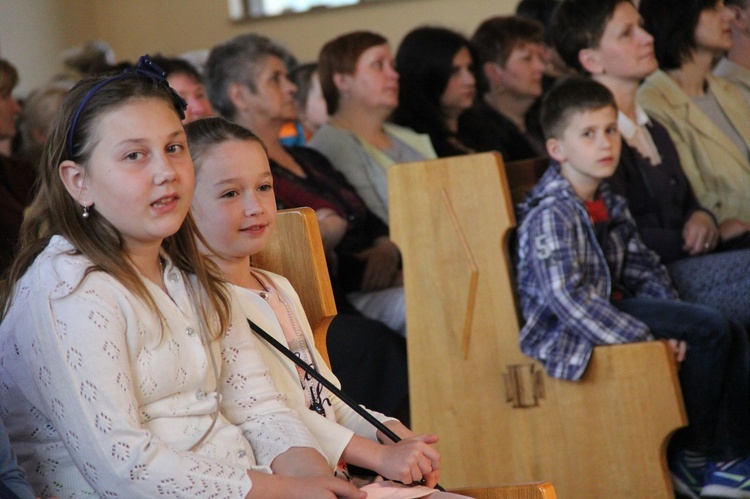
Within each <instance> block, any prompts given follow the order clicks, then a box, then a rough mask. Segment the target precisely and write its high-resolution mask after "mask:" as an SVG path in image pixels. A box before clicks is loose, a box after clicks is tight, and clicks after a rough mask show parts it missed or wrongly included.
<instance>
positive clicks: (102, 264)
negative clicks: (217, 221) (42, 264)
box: [0, 72, 231, 337]
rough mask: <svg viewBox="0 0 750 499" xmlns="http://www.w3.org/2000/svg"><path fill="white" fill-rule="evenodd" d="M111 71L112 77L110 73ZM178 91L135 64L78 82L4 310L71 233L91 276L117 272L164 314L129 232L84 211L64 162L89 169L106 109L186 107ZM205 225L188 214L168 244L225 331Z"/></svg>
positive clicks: (2, 293)
mask: <svg viewBox="0 0 750 499" xmlns="http://www.w3.org/2000/svg"><path fill="white" fill-rule="evenodd" d="M108 78H109V80H110V81H105V80H107V79H108ZM97 86H98V87H97ZM95 87H96V88H95ZM175 96H176V94H174V93H173V91H172V90H171V89H170V88H169V86H168V85H167V84H166V83H165V82H164V81H162V80H160V79H155V78H152V77H150V76H144V75H142V74H139V73H135V72H133V73H132V74H131V75H129V76H128V77H122V75H118V77H111V76H110V77H102V76H99V77H92V78H86V79H84V80H81V81H80V82H79V83H78V84H76V86H74V87H73V88H72V89H71V91H70V92H69V93H68V95H67V96H66V97H65V99H64V100H63V103H62V106H61V108H60V110H59V112H58V113H57V116H56V118H55V121H54V123H53V125H52V128H51V130H50V133H49V136H48V138H47V142H46V143H45V147H44V151H43V153H42V158H41V161H40V164H39V167H40V172H39V174H40V178H39V189H38V192H37V195H36V197H35V198H34V201H33V202H32V204H31V206H30V207H29V208H28V211H27V213H26V216H25V218H24V221H23V224H22V225H21V231H20V237H19V239H20V249H19V251H18V254H17V256H16V258H15V259H14V261H13V264H12V265H11V267H10V269H9V270H8V273H7V275H6V276H5V279H4V280H3V282H2V284H1V285H0V307H2V317H5V315H6V314H7V313H8V310H9V308H10V306H11V304H12V299H13V293H14V289H15V286H16V284H17V283H18V281H19V279H21V277H22V276H23V274H24V273H25V272H26V270H27V269H28V268H29V267H30V266H31V264H32V263H33V262H34V259H35V258H36V257H37V256H38V255H39V254H40V253H41V252H42V250H44V248H45V247H46V246H47V244H48V243H49V241H50V239H51V238H52V236H54V235H60V236H63V237H65V238H66V239H67V240H68V241H69V242H70V243H71V244H72V245H73V247H74V248H75V253H76V254H82V255H84V256H86V257H87V258H88V259H90V260H91V262H92V266H91V267H89V268H88V269H87V271H86V276H88V275H89V274H90V273H92V272H106V273H107V274H110V275H112V276H113V277H114V278H115V279H117V280H118V281H119V282H121V283H122V284H123V285H124V286H125V287H126V288H127V289H128V290H129V291H131V292H132V293H133V294H134V295H136V296H137V297H138V298H140V299H141V300H143V301H144V302H145V303H146V304H147V305H148V306H149V308H150V309H151V310H153V311H154V313H156V314H159V315H161V314H160V312H159V309H158V307H157V306H156V303H155V301H154V299H153V297H152V296H151V294H150V293H149V291H148V290H147V288H146V286H145V285H144V283H143V281H142V280H141V278H140V277H139V275H138V272H137V271H136V269H135V267H134V266H133V264H132V263H131V261H130V259H129V258H128V256H127V254H126V253H125V250H124V241H123V237H122V234H121V233H120V232H119V231H118V230H117V228H116V227H114V226H113V225H112V224H111V223H109V221H108V220H106V219H105V218H104V217H102V216H100V215H98V213H97V212H96V209H95V208H94V209H93V210H92V211H91V212H90V214H89V216H88V218H83V217H82V216H81V207H80V205H79V204H78V203H77V202H76V200H75V199H73V197H71V195H70V194H69V193H68V191H67V190H66V188H65V186H64V184H63V182H62V180H61V179H60V175H59V172H58V169H59V165H60V164H61V163H62V162H63V161H65V160H71V161H75V162H76V163H77V164H78V165H79V166H81V167H82V168H83V169H84V170H85V169H86V167H87V163H88V161H89V160H90V158H91V152H92V150H93V149H94V147H95V145H96V142H97V137H98V134H97V127H98V126H99V124H100V122H101V117H102V116H104V115H105V114H108V113H111V112H115V111H116V110H117V109H118V108H120V107H121V106H123V105H124V104H125V103H127V102H128V101H130V100H132V99H157V100H163V101H165V102H167V103H169V104H170V105H174V106H175V112H176V113H177V114H179V112H180V109H179V102H178V101H176V100H175V98H176V97H175ZM178 99H179V98H178ZM74 121H75V127H74V130H73V131H72V132H71V127H72V123H73V122H74ZM71 133H72V135H71V137H70V139H69V138H68V136H69V134H71ZM69 142H70V143H69ZM197 233H198V230H197V227H196V226H195V223H194V221H193V219H192V217H191V216H190V215H189V214H188V216H187V218H186V219H185V221H184V222H183V224H182V226H181V227H180V229H179V230H178V231H177V233H175V234H174V235H172V236H169V237H167V238H165V239H164V241H163V243H162V248H163V250H164V251H165V252H166V254H167V255H169V257H170V258H171V259H172V261H173V263H174V264H175V265H176V266H177V267H178V268H180V269H181V270H183V271H185V272H189V273H192V274H195V276H196V277H197V280H198V283H199V285H200V287H202V288H203V290H204V291H205V292H204V293H201V292H199V290H198V289H193V290H191V291H192V293H193V296H194V297H195V299H196V300H197V301H198V302H199V303H200V312H201V315H202V317H203V321H204V323H205V327H206V331H211V330H212V329H213V328H212V327H211V325H212V324H215V321H213V320H210V318H211V317H215V316H218V320H219V321H218V322H219V329H218V331H213V332H211V336H213V337H219V336H220V335H222V334H223V332H224V331H225V330H226V329H227V327H228V325H229V323H230V317H231V299H230V298H229V294H228V291H227V290H226V287H225V284H224V281H223V280H222V279H221V277H220V275H221V274H220V272H219V270H218V268H217V267H216V266H215V265H214V264H213V263H211V262H210V261H208V260H207V259H204V258H202V257H201V255H200V252H199V251H198V247H197V245H196V242H195V239H196V237H198V236H197ZM84 279H85V277H84ZM79 285H80V283H79ZM204 296H205V299H204Z"/></svg>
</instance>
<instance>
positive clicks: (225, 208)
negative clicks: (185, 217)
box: [186, 118, 440, 486]
mask: <svg viewBox="0 0 750 499" xmlns="http://www.w3.org/2000/svg"><path fill="white" fill-rule="evenodd" d="M186 131H187V136H188V143H189V145H190V152H191V154H192V156H193V159H194V165H195V171H196V187H195V196H194V198H193V204H192V211H193V215H194V217H195V223H196V225H197V226H198V229H199V230H200V231H201V233H202V234H203V235H204V236H205V238H206V241H207V244H206V245H205V246H204V245H201V246H202V249H203V251H204V252H206V253H207V254H208V257H209V258H210V259H211V260H212V261H213V262H214V263H215V264H216V265H217V266H218V267H219V268H220V269H221V270H222V271H223V273H224V277H225V278H226V279H227V280H228V281H229V282H231V283H232V284H234V287H235V290H236V291H237V293H238V296H239V302H240V303H241V305H242V309H243V311H244V312H245V314H246V316H247V317H248V318H249V319H251V320H252V321H254V322H257V323H258V325H259V326H260V327H261V328H263V329H264V330H266V331H268V332H269V334H271V335H272V336H274V337H275V338H276V339H277V340H278V341H280V342H281V343H282V344H283V345H285V346H286V347H288V348H289V349H290V350H292V351H293V352H294V353H295V354H297V355H298V356H299V357H300V358H301V359H303V360H304V361H305V362H306V363H307V364H309V365H310V366H312V367H314V368H315V369H316V370H318V371H320V372H321V374H323V375H324V377H326V378H327V379H329V380H332V381H333V382H334V383H336V384H337V385H338V383H337V380H336V378H335V377H334V376H333V373H331V372H330V370H329V369H328V367H327V366H326V364H325V362H324V361H323V360H322V358H321V356H320V354H319V353H318V351H317V349H316V348H315V343H314V340H313V337H312V330H311V329H310V325H309V324H308V322H307V319H306V318H305V315H304V312H303V310H302V305H301V303H300V301H299V298H298V297H297V294H296V293H295V292H294V289H292V287H291V285H290V284H289V282H288V281H287V280H286V279H284V278H283V277H281V276H279V275H276V274H272V273H269V272H264V271H261V270H257V269H252V268H251V267H250V256H251V255H253V254H255V253H257V252H259V251H261V250H262V249H263V248H264V247H265V245H266V243H267V242H268V238H269V237H270V235H271V232H272V230H273V228H274V225H275V223H276V200H275V199H274V194H273V176H272V175H271V169H270V168H269V165H268V158H267V156H266V153H265V150H264V149H265V148H264V146H263V143H262V142H261V141H260V139H259V138H258V137H257V136H255V135H254V134H253V133H252V132H250V131H248V130H246V129H244V128H242V127H241V126H239V125H236V124H233V123H230V122H228V121H226V120H224V119H222V118H213V119H209V120H200V121H198V122H195V123H193V124H191V125H189V126H188V127H187V128H186ZM217 221H221V222H220V223H217ZM353 333H354V332H353ZM259 343H260V344H259V346H258V349H259V350H260V352H261V355H262V357H263V359H264V361H265V362H266V364H267V365H268V366H269V369H270V372H271V378H272V379H273V381H274V383H275V384H276V386H277V388H279V389H280V390H281V391H282V392H284V393H285V394H286V395H287V397H288V399H287V403H288V404H289V405H290V406H291V407H292V408H294V409H296V410H297V412H298V413H299V415H300V418H301V419H302V420H303V422H304V423H305V424H306V425H307V427H308V428H310V430H311V431H312V433H313V435H315V436H316V437H317V438H318V441H319V442H320V443H321V445H322V446H323V448H324V450H325V453H326V456H327V457H328V460H329V464H330V465H331V466H333V467H335V466H336V465H337V463H339V464H340V462H344V463H349V464H353V465H356V466H359V467H362V468H366V469H370V470H373V471H375V472H377V473H379V474H381V475H382V476H384V477H385V478H390V479H394V480H399V481H402V482H405V483H412V482H419V481H420V480H421V479H422V478H423V477H425V478H426V479H427V484H428V485H430V486H433V485H435V483H436V482H437V475H438V469H439V460H440V456H439V454H438V453H437V452H436V451H435V449H434V448H433V447H431V446H430V445H429V444H432V443H434V442H436V441H437V437H435V436H433V435H420V436H415V435H414V434H412V433H411V432H410V431H409V430H407V429H406V428H405V427H404V426H403V425H402V424H400V423H399V422H398V421H397V420H394V419H388V418H385V417H384V416H383V415H382V414H374V416H376V417H377V418H378V419H379V420H380V421H381V422H386V425H387V426H388V427H389V428H390V429H391V430H392V431H394V432H395V433H396V434H397V435H398V436H399V437H400V438H404V440H401V441H400V442H399V443H397V444H395V445H381V444H379V443H377V441H378V440H381V441H383V440H386V441H387V438H386V437H385V436H384V435H382V434H380V433H379V432H378V434H377V435H376V432H375V428H374V427H373V426H372V425H371V424H370V423H368V422H367V421H366V420H364V419H363V418H362V417H361V416H359V415H358V414H356V412H354V410H352V409H351V408H350V407H349V406H347V405H346V404H345V403H344V402H342V401H341V400H340V399H339V398H338V397H336V396H335V395H334V394H332V393H329V392H328V390H326V389H325V388H324V387H323V386H322V385H320V384H319V383H318V382H317V381H315V380H314V379H311V378H310V377H309V375H306V374H305V373H304V372H303V371H301V369H299V368H297V367H295V366H294V365H293V364H292V362H291V361H289V360H288V359H287V358H285V357H284V356H283V355H282V354H281V353H280V352H278V351H277V350H276V349H275V348H273V347H272V346H271V345H269V344H268V343H266V342H265V341H259ZM389 443H393V442H390V441H389Z"/></svg>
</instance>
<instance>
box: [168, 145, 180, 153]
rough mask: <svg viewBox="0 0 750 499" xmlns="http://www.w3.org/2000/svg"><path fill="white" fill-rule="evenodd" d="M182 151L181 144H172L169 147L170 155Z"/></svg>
mask: <svg viewBox="0 0 750 499" xmlns="http://www.w3.org/2000/svg"><path fill="white" fill-rule="evenodd" d="M181 150H182V145H181V144H171V145H169V146H167V152H168V153H176V152H180V151H181Z"/></svg>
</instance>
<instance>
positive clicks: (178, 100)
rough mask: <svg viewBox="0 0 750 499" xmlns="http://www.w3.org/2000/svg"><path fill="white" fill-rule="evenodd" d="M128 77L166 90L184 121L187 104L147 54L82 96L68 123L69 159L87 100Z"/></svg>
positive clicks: (164, 73) (71, 157) (71, 155)
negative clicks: (152, 83) (139, 78)
mask: <svg viewBox="0 0 750 499" xmlns="http://www.w3.org/2000/svg"><path fill="white" fill-rule="evenodd" d="M130 77H146V78H152V79H154V80H156V81H157V82H159V84H161V85H163V86H165V87H166V88H168V89H169V93H170V94H171V97H172V104H174V108H175V109H176V110H177V112H178V113H179V115H180V119H181V120H184V119H185V109H187V102H185V99H183V98H182V97H180V95H179V94H178V93H177V92H175V90H174V89H173V88H172V87H170V86H169V83H167V73H166V72H165V71H164V70H163V69H161V68H160V67H159V66H157V65H156V64H154V62H153V61H152V60H151V58H150V57H149V56H148V54H146V55H143V56H141V57H140V58H139V59H138V65H137V66H136V67H135V68H127V69H125V70H124V71H123V72H122V73H120V74H118V75H115V76H111V77H109V78H106V79H104V80H102V81H100V82H99V83H97V84H96V85H94V86H93V87H91V90H89V91H88V92H86V95H84V96H83V99H81V103H80V104H78V108H76V112H75V114H74V115H73V119H72V120H71V122H70V130H69V131H68V156H69V157H70V159H73V135H75V131H76V125H77V124H78V118H80V116H81V113H82V112H83V109H84V108H85V107H86V104H88V102H89V100H91V97H93V95H94V94H95V93H96V92H97V91H98V90H99V89H100V88H102V87H103V86H104V85H107V84H108V83H112V82H113V81H115V80H121V79H122V78H130Z"/></svg>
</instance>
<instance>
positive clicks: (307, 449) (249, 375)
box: [0, 57, 364, 499]
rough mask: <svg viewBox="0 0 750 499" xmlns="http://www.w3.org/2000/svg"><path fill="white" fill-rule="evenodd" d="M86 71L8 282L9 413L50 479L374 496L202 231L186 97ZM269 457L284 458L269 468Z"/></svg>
mask: <svg viewBox="0 0 750 499" xmlns="http://www.w3.org/2000/svg"><path fill="white" fill-rule="evenodd" d="M138 69H139V71H138V72H136V71H132V70H127V71H126V72H124V73H121V74H118V75H116V76H110V77H93V78H88V79H85V80H82V81H81V82H79V83H78V84H77V85H76V86H75V87H74V88H73V89H72V90H71V92H70V93H69V94H68V96H67V97H66V98H65V100H64V101H63V104H62V108H61V110H60V113H59V114H58V116H57V119H56V121H55V124H54V126H53V129H52V131H51V133H50V137H49V138H48V140H47V145H46V148H45V151H44V154H43V157H42V162H41V164H42V168H43V169H42V172H41V185H40V190H39V193H38V195H37V196H36V197H35V199H34V202H33V204H32V205H31V207H30V208H29V213H28V215H27V218H26V220H25V222H24V226H23V228H22V234H21V242H22V247H21V249H20V251H19V253H18V255H17V257H16V259H15V261H14V262H13V265H12V267H11V269H10V273H9V275H8V277H7V278H6V279H5V280H4V281H3V282H2V288H0V307H1V309H2V311H3V314H2V323H0V338H1V341H0V358H2V359H3V361H2V363H1V364H0V413H2V414H3V415H4V416H7V417H6V419H5V422H6V424H7V429H8V435H9V437H10V440H11V442H13V443H14V445H15V450H16V452H17V454H18V458H19V464H21V466H23V468H24V469H25V470H26V471H27V473H29V481H30V482H31V484H32V486H34V487H35V488H36V489H37V491H38V492H40V493H41V495H42V496H44V497H47V496H50V495H58V496H60V497H62V498H71V497H82V496H95V495H96V496H100V497H106V496H121V497H161V496H165V495H175V496H182V497H197V496H213V497H247V498H250V497H262V498H268V497H279V498H282V497H284V498H288V497H299V498H302V497H326V498H331V499H332V498H333V497H338V496H345V497H356V498H362V497H363V496H364V493H361V492H360V491H358V490H357V489H356V488H355V487H353V486H352V485H351V484H348V483H346V482H344V481H342V480H338V479H336V478H334V477H333V476H332V474H331V471H330V468H329V467H328V464H327V462H326V460H325V458H324V457H323V455H322V454H321V453H320V451H319V446H318V443H317V441H316V440H315V438H314V437H313V436H312V435H311V434H310V433H309V431H308V430H307V428H306V427H305V426H304V425H303V424H302V422H301V421H300V420H299V417H298V416H297V414H296V413H295V412H294V411H292V410H290V409H289V408H287V407H286V406H284V404H283V402H282V400H283V396H282V395H281V394H280V393H279V392H278V391H276V389H275V388H274V386H273V384H272V383H271V381H270V379H269V377H268V371H267V369H266V367H265V365H264V364H263V361H262V359H261V357H260V355H259V353H258V351H257V350H256V347H255V344H254V342H253V341H252V338H251V333H250V331H249V328H248V326H247V322H246V321H245V317H244V316H243V315H242V311H241V309H240V308H239V305H235V306H233V305H232V301H233V296H234V295H233V293H231V291H230V290H229V289H227V288H226V286H225V284H224V281H223V280H222V279H221V277H220V276H219V271H218V269H217V268H216V267H215V266H214V265H211V264H210V262H207V261H205V259H204V258H202V257H201V255H200V253H199V252H198V248H197V246H196V244H195V238H196V237H198V236H197V235H196V232H195V229H194V222H193V221H192V218H191V217H190V216H189V214H188V210H189V208H190V201H191V198H192V193H193V186H194V172H193V165H192V162H191V159H190V155H189V153H188V149H187V140H186V137H185V132H184V130H183V127H182V123H181V122H180V120H181V118H183V117H184V115H183V111H184V109H185V102H184V100H182V99H181V98H180V97H179V96H178V95H177V93H176V92H174V90H173V89H171V88H170V87H169V86H168V85H167V83H166V80H165V79H164V78H163V76H162V75H163V73H162V72H161V70H159V69H158V68H156V67H154V65H153V64H152V63H151V61H150V60H149V59H148V58H147V57H142V58H141V60H140V61H139V68H138ZM271 472H273V474H271Z"/></svg>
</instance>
